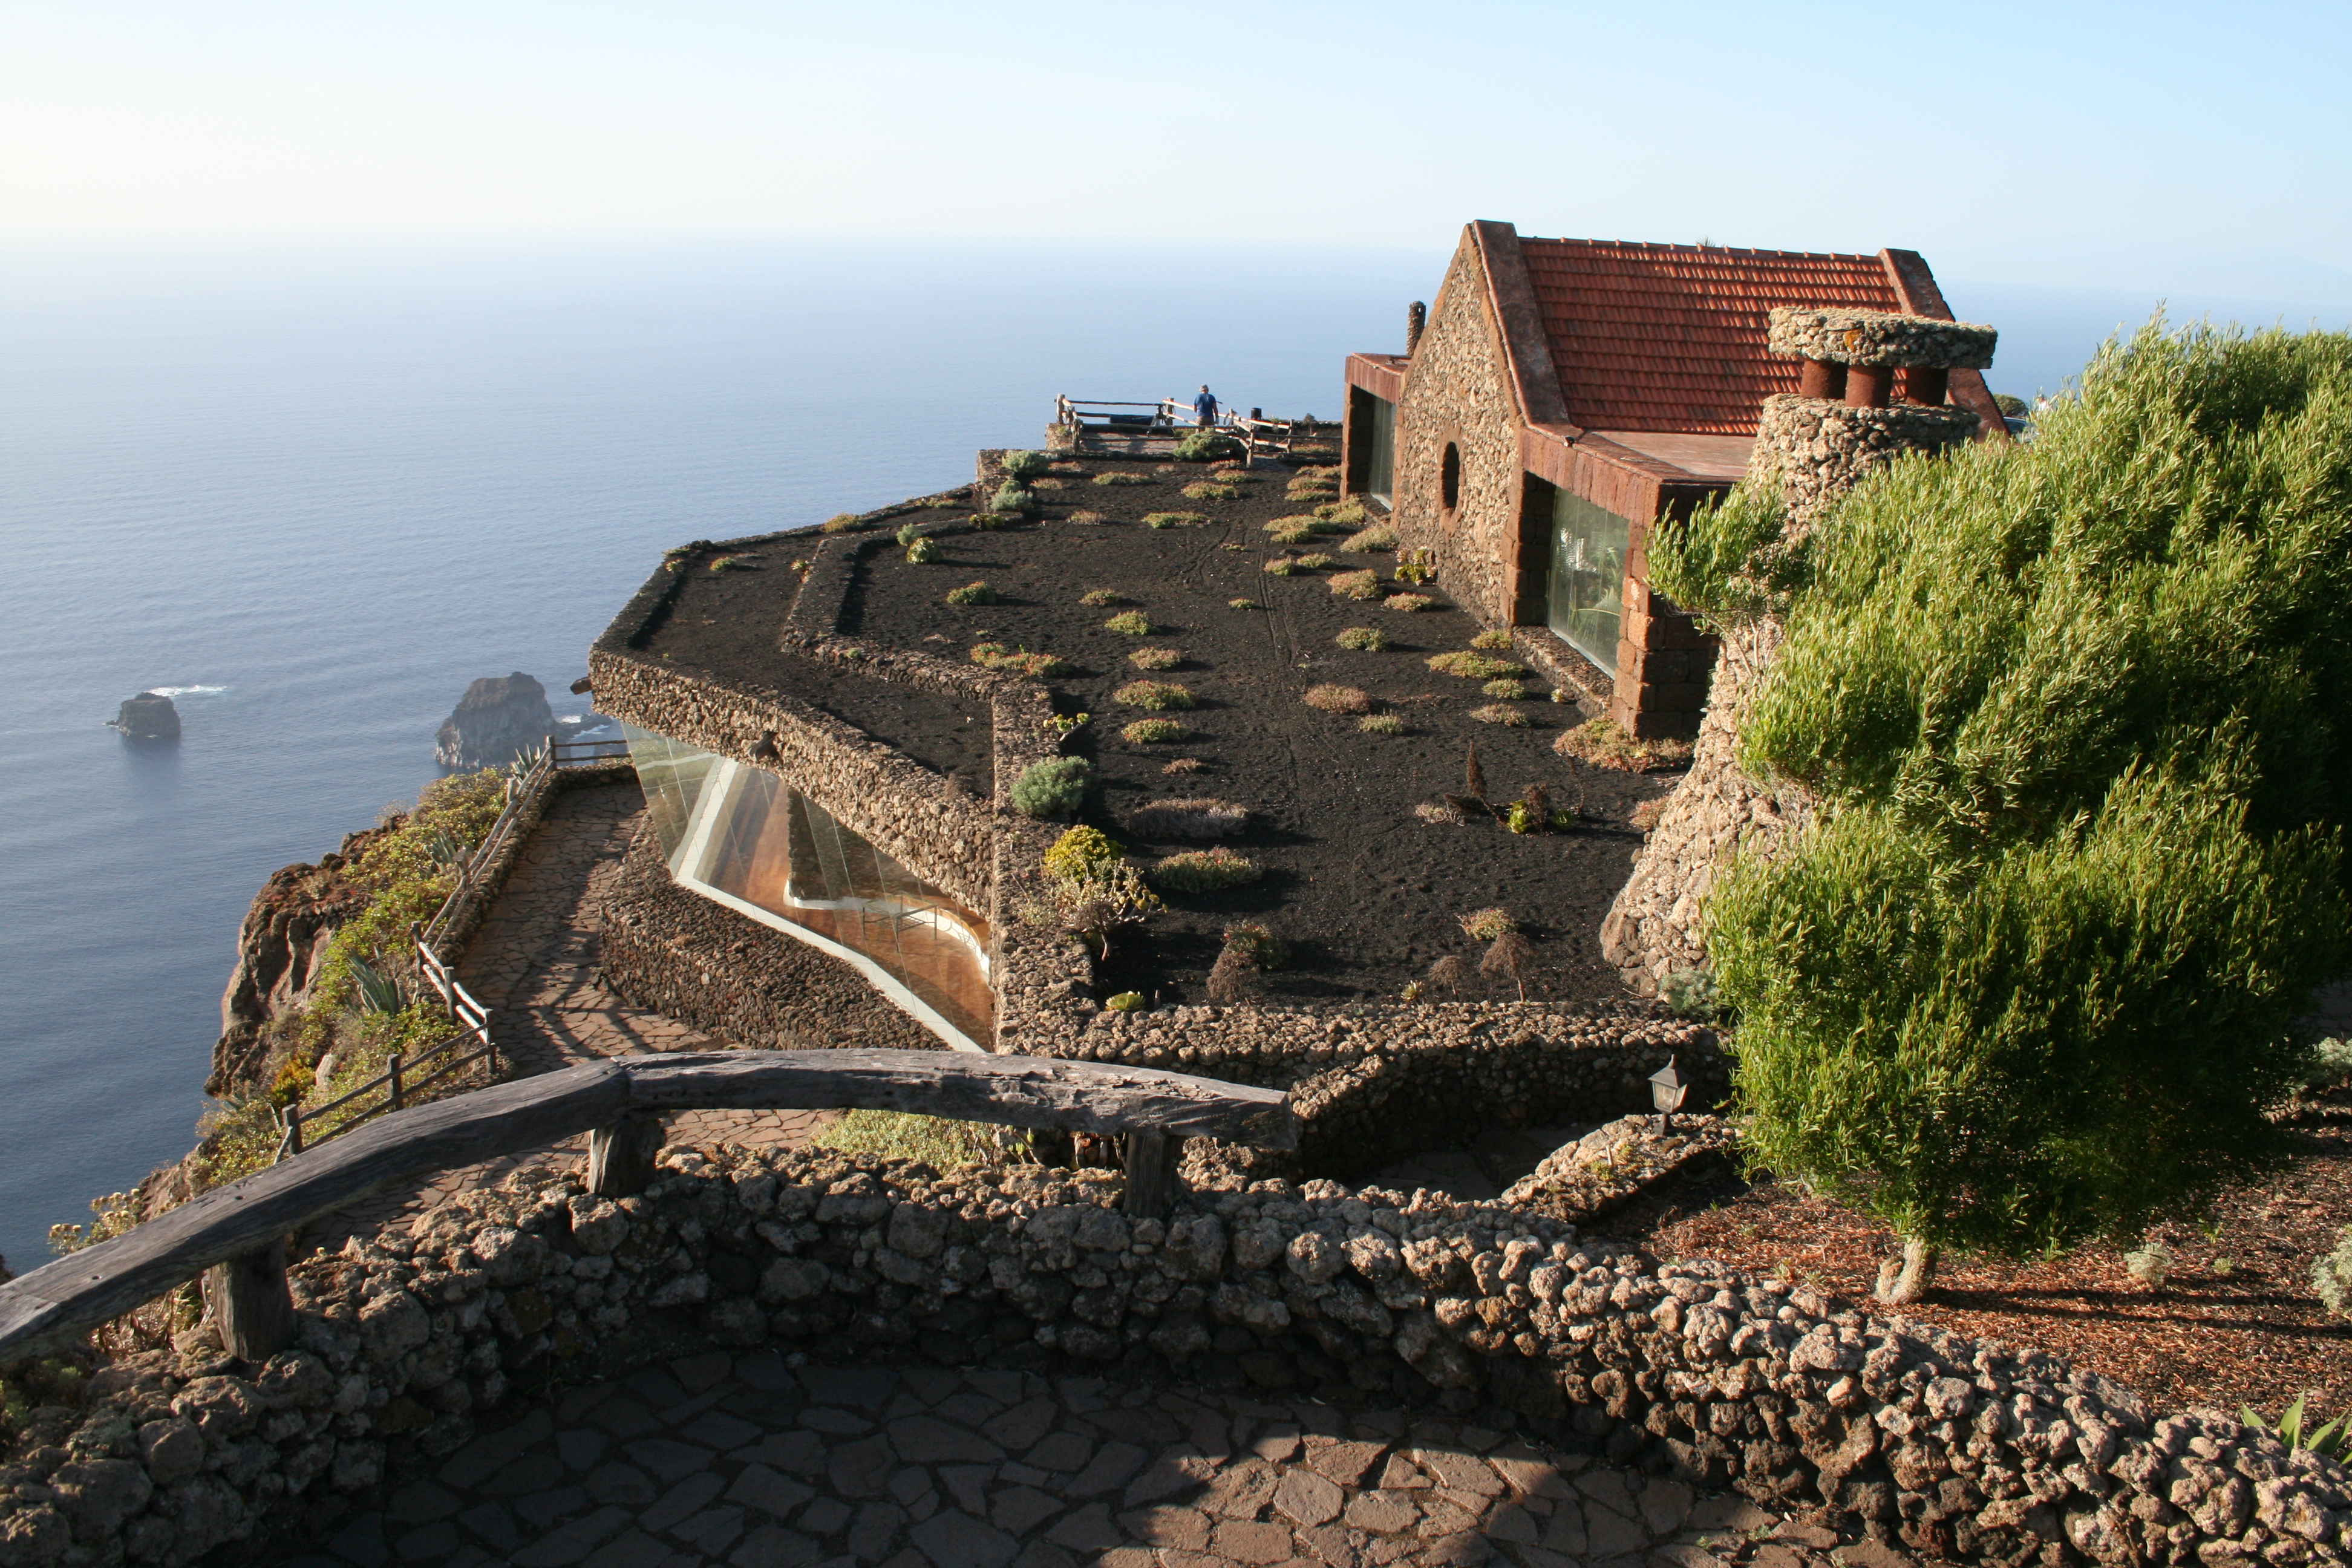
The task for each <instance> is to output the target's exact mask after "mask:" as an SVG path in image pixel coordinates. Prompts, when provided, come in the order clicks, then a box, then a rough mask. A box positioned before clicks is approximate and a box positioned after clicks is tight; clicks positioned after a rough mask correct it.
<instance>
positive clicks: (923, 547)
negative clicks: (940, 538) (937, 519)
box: [907, 539, 940, 566]
mask: <svg viewBox="0 0 2352 1568" xmlns="http://www.w3.org/2000/svg"><path fill="white" fill-rule="evenodd" d="M939 558H940V547H939V543H938V542H937V541H936V540H929V539H918V540H917V541H915V542H914V543H912V544H909V545H908V546H907V562H908V564H909V565H912V566H922V565H926V564H928V563H930V562H933V561H937V560H938V559H939Z"/></svg>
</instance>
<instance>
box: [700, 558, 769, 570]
mask: <svg viewBox="0 0 2352 1568" xmlns="http://www.w3.org/2000/svg"><path fill="white" fill-rule="evenodd" d="M710 569H711V570H712V571H713V572H757V571H758V570H759V569H760V558H759V557H758V556H756V555H721V556H719V557H717V558H715V559H714V560H712V562H711V563H710Z"/></svg>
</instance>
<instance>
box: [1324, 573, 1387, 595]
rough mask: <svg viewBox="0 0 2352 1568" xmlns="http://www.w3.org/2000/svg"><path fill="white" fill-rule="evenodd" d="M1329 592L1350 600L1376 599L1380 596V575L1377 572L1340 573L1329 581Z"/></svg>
mask: <svg viewBox="0 0 2352 1568" xmlns="http://www.w3.org/2000/svg"><path fill="white" fill-rule="evenodd" d="M1331 592H1333V593H1335V594H1339V595H1345V596H1346V597H1348V598H1350V599H1377V598H1379V597H1380V596H1381V575H1380V574H1379V573H1377V572H1342V573H1339V574H1338V575H1336V576H1334V577H1333V578H1332V579H1331Z"/></svg>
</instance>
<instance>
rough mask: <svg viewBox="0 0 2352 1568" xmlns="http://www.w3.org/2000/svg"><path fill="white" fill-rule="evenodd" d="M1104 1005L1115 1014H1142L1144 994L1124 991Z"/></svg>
mask: <svg viewBox="0 0 2352 1568" xmlns="http://www.w3.org/2000/svg"><path fill="white" fill-rule="evenodd" d="M1103 1005H1104V1006H1106V1007H1108V1008H1109V1009H1110V1010H1111V1011H1112V1012H1114V1013H1140V1012H1142V1011H1143V993H1142V992H1140V991H1122V992H1120V993H1119V994H1118V995H1116V996H1113V997H1110V998H1108V999H1107V1000H1106V1001H1105V1002H1104V1003H1103Z"/></svg>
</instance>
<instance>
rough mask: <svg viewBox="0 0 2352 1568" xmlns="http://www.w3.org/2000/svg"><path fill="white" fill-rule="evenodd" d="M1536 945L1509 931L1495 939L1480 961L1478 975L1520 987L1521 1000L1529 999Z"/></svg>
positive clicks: (1515, 932)
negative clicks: (1505, 981) (1529, 985)
mask: <svg viewBox="0 0 2352 1568" xmlns="http://www.w3.org/2000/svg"><path fill="white" fill-rule="evenodd" d="M1535 961H1536V944H1535V943H1534V942H1529V941H1528V939H1527V938H1526V937H1524V936H1521V935H1520V934H1519V933H1518V932H1517V931H1505V932H1504V933H1503V934H1502V935H1500V936H1498V937H1496V939H1495V942H1494V945H1493V946H1491V947H1489V948H1488V949H1487V950H1486V957H1484V958H1482V959H1480V960H1479V961H1478V973H1481V974H1483V975H1485V976H1486V978H1487V979H1489V980H1507V981H1509V982H1510V983H1511V984H1514V985H1516V986H1517V987H1518V991H1519V1000H1520V1001H1522V1002H1524V1001H1526V1000H1527V999H1528V970H1529V969H1532V968H1533V967H1534V966H1535Z"/></svg>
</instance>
